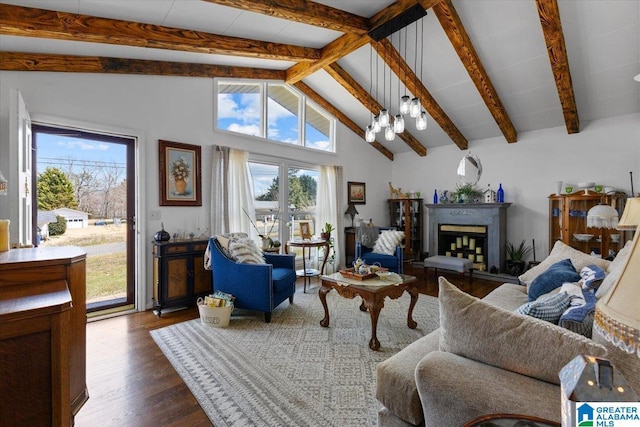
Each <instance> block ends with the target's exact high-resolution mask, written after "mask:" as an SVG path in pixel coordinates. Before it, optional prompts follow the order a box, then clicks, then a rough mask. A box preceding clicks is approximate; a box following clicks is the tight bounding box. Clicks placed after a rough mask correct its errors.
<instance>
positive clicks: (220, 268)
mask: <svg viewBox="0 0 640 427" xmlns="http://www.w3.org/2000/svg"><path fill="white" fill-rule="evenodd" d="M209 250H210V253H211V270H212V274H213V288H214V289H215V290H216V291H222V292H226V293H229V294H232V295H233V296H234V297H235V301H234V305H235V307H237V308H244V309H248V310H256V311H262V312H264V320H265V322H267V323H269V322H271V312H272V311H273V309H274V308H276V307H277V306H278V305H280V303H282V302H283V301H284V300H285V299H287V298H289V303H290V304H291V303H293V294H294V292H295V290H296V269H295V255H277V254H268V253H265V254H264V259H265V261H266V262H267V263H266V264H247V263H240V262H237V261H235V260H233V259H231V257H230V256H229V255H227V254H226V253H225V251H224V250H223V249H222V246H221V245H220V242H219V241H218V240H217V239H216V238H215V237H212V238H211V239H210V240H209Z"/></svg>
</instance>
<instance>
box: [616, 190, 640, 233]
mask: <svg viewBox="0 0 640 427" xmlns="http://www.w3.org/2000/svg"><path fill="white" fill-rule="evenodd" d="M638 225H640V197H631V198H629V199H627V204H626V205H625V206H624V212H622V217H620V222H618V230H635V229H636V228H637V227H638Z"/></svg>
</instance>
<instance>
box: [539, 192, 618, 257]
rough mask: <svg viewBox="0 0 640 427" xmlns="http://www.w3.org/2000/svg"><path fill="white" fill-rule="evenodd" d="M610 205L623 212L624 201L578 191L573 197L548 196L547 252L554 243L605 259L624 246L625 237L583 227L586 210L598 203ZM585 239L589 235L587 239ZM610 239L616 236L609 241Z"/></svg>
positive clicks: (612, 232)
mask: <svg viewBox="0 0 640 427" xmlns="http://www.w3.org/2000/svg"><path fill="white" fill-rule="evenodd" d="M601 201H602V202H604V203H607V204H610V205H611V206H613V207H614V208H616V210H617V211H618V216H620V215H622V212H623V210H624V198H618V197H616V195H604V194H601V193H596V192H594V191H590V190H589V191H587V192H586V193H585V191H583V190H581V191H579V192H577V193H574V194H559V195H556V194H554V195H551V196H549V251H551V249H552V248H553V245H554V244H555V242H556V241H557V240H561V241H562V242H563V243H565V244H567V245H569V246H571V247H572V248H575V249H577V250H579V251H581V252H584V253H587V254H591V253H595V254H601V255H602V257H603V258H606V257H607V256H609V254H610V251H613V252H618V251H619V250H620V249H621V248H622V247H623V246H624V244H625V242H626V239H625V234H624V233H623V232H620V231H618V230H616V229H607V228H595V227H587V213H588V212H589V209H591V208H592V207H594V206H596V205H597V204H599V203H600V202H601ZM589 235H592V236H591V237H590V236H589ZM612 235H618V237H617V238H615V237H614V238H612V237H611V236H612Z"/></svg>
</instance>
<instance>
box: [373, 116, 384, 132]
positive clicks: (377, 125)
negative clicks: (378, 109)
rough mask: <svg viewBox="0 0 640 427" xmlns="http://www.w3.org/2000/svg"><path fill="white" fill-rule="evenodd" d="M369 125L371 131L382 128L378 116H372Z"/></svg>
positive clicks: (378, 130) (377, 130)
mask: <svg viewBox="0 0 640 427" xmlns="http://www.w3.org/2000/svg"><path fill="white" fill-rule="evenodd" d="M371 126H372V127H373V131H374V132H375V133H378V132H380V130H382V126H380V120H379V119H378V116H374V117H373V122H371Z"/></svg>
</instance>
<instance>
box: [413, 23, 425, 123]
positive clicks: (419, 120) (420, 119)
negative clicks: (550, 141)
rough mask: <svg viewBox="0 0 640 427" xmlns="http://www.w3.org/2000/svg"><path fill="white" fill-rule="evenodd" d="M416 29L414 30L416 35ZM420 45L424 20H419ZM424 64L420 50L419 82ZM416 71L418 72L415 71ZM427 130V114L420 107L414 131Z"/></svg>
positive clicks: (422, 51)
mask: <svg viewBox="0 0 640 427" xmlns="http://www.w3.org/2000/svg"><path fill="white" fill-rule="evenodd" d="M417 32H418V29H417V28H416V33H417ZM420 40H421V42H420V45H421V46H422V43H424V20H420ZM423 63H424V49H420V81H421V82H422V65H423ZM416 71H418V70H417V69H416ZM426 128H427V113H426V112H425V111H424V110H423V109H422V106H420V114H419V115H418V117H416V129H418V130H425V129H426Z"/></svg>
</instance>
